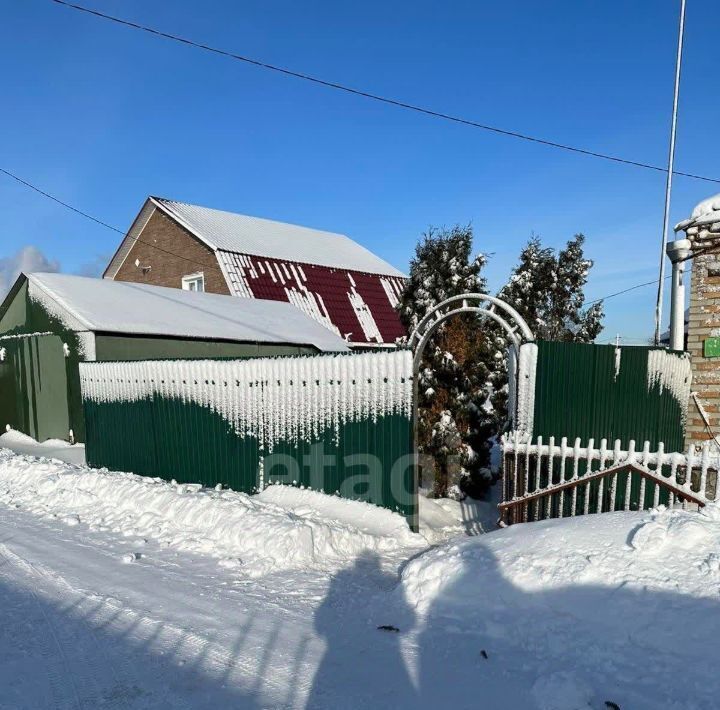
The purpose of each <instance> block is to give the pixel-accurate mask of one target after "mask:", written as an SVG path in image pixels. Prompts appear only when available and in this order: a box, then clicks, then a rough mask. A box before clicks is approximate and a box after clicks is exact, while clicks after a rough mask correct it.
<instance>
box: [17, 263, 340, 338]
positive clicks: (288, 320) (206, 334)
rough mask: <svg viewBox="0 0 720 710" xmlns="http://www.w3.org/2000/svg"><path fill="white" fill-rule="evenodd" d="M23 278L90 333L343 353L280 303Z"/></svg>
mask: <svg viewBox="0 0 720 710" xmlns="http://www.w3.org/2000/svg"><path fill="white" fill-rule="evenodd" d="M27 279H28V281H29V293H30V297H31V298H34V299H37V300H40V301H41V302H43V303H45V304H47V303H48V300H49V301H51V302H54V305H55V306H59V307H60V308H61V309H62V310H63V311H65V312H67V314H68V315H69V316H70V317H71V319H72V320H73V321H75V322H76V323H79V324H80V326H81V327H82V328H85V329H87V330H90V331H96V332H106V333H130V334H133V335H163V336H171V337H182V338H199V339H213V340H230V341H236V342H253V343H256V342H257V343H283V344H288V343H290V344H293V345H313V346H315V347H316V348H318V349H319V350H321V351H327V352H345V351H347V350H348V347H347V345H346V344H345V341H344V340H342V338H339V337H338V336H337V335H335V334H334V333H332V332H331V331H329V330H328V329H327V328H325V327H324V326H322V325H320V323H317V322H316V321H315V320H313V319H312V318H310V317H309V316H307V315H305V314H304V313H303V312H302V311H300V310H299V309H298V308H296V307H295V306H293V305H292V304H290V303H286V302H283V301H266V300H259V299H254V298H235V297H232V296H221V295H217V294H210V293H196V292H192V291H182V290H180V289H176V288H163V287H161V286H149V285H146V284H137V283H127V282H124V281H111V280H108V279H93V278H87V277H84V276H69V275H67V274H45V273H33V274H27ZM48 305H49V306H51V307H52V305H53V304H48ZM52 312H57V308H52Z"/></svg>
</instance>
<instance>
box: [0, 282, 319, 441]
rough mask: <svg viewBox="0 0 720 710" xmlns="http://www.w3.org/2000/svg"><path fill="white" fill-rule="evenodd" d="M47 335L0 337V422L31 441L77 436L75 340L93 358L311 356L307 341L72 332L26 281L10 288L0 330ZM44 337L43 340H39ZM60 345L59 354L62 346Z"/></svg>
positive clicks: (80, 431)
mask: <svg viewBox="0 0 720 710" xmlns="http://www.w3.org/2000/svg"><path fill="white" fill-rule="evenodd" d="M45 332H49V333H52V334H53V336H54V337H52V336H43V337H40V336H38V337H34V338H29V339H28V338H22V339H8V340H5V341H0V346H2V347H5V349H6V351H7V353H8V357H7V359H6V361H5V362H4V363H0V426H2V427H4V426H5V425H6V424H9V425H10V426H11V427H12V428H13V429H17V430H18V431H21V432H23V433H25V434H28V435H30V436H32V437H33V438H35V439H37V440H38V441H44V440H45V439H49V438H60V439H68V438H69V434H70V430H72V431H73V435H74V438H75V441H80V442H84V441H85V440H86V434H85V415H84V412H83V405H82V394H81V391H80V369H79V363H80V362H83V361H85V360H86V359H87V357H86V356H85V354H83V349H82V344H83V343H86V344H87V343H89V344H91V345H92V344H93V341H94V348H95V360H98V361H103V360H106V361H107V360H172V359H185V360H193V359H214V358H245V357H248V358H249V357H277V356H281V355H312V354H316V353H317V352H318V350H317V349H316V348H315V347H312V346H302V345H284V344H266V343H234V342H227V341H222V342H217V341H210V340H197V339H190V338H168V337H146V336H134V335H125V334H110V333H101V332H99V333H97V334H96V333H91V332H89V331H85V332H82V333H78V332H77V331H74V330H72V329H71V328H69V327H68V326H66V325H65V324H64V323H63V322H62V321H61V320H60V319H59V318H58V317H57V316H55V315H53V314H52V313H50V312H49V311H48V310H47V309H46V308H45V307H44V306H43V305H42V304H41V303H40V302H38V301H35V300H32V299H31V298H30V296H29V293H28V284H27V281H25V282H22V283H20V284H19V286H17V288H16V290H15V292H14V293H12V292H11V295H10V301H9V303H8V306H7V308H6V309H5V312H4V313H3V314H2V316H0V336H7V335H11V336H12V335H29V334H32V333H45ZM45 341H47V342H45ZM63 344H67V346H68V348H69V354H68V356H67V357H65V355H64V353H63V348H62V345H63Z"/></svg>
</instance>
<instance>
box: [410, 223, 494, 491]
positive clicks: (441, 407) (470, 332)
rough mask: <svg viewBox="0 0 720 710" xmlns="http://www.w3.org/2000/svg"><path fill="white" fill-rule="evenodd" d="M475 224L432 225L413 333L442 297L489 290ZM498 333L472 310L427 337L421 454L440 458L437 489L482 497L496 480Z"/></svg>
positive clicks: (422, 251) (414, 296)
mask: <svg viewBox="0 0 720 710" xmlns="http://www.w3.org/2000/svg"><path fill="white" fill-rule="evenodd" d="M472 237H473V235H472V229H471V227H470V226H464V227H461V226H457V227H455V228H453V229H449V230H430V231H429V232H428V233H427V234H425V235H424V236H423V238H422V239H421V241H420V242H419V243H418V245H417V248H416V250H415V256H414V258H413V259H412V261H411V264H410V278H409V280H408V283H407V287H406V289H405V291H404V293H403V296H402V299H401V302H400V305H399V311H400V318H401V320H402V322H403V325H404V326H405V327H406V328H407V330H408V332H411V331H412V330H413V329H414V328H415V327H416V326H417V324H418V322H419V321H420V320H421V319H422V318H423V317H424V316H425V315H426V314H427V313H428V312H429V311H430V310H431V309H432V308H433V306H435V305H437V304H438V303H440V302H441V301H443V300H445V299H446V298H450V297H451V296H456V295H460V294H462V293H485V292H486V289H487V284H486V282H485V279H484V277H483V275H482V271H483V267H484V266H485V263H486V259H485V256H484V255H482V254H480V255H477V256H473V255H472ZM495 350H496V346H495V343H494V338H493V337H492V336H490V335H489V333H488V331H487V329H486V328H485V327H484V326H483V323H482V322H481V321H480V320H479V319H478V318H477V316H473V315H465V314H463V315H457V316H454V317H453V318H451V319H449V320H447V321H445V323H443V324H442V325H441V326H440V327H439V328H438V330H436V331H435V334H434V336H433V337H432V338H431V340H430V342H429V343H428V345H427V347H426V349H425V352H424V356H423V360H422V364H421V369H420V381H419V403H418V404H419V431H418V440H419V447H420V453H424V454H427V455H428V456H430V457H432V459H433V461H434V464H435V465H434V472H435V475H434V482H433V493H434V495H435V496H436V497H444V496H448V495H456V494H458V493H459V492H460V491H461V490H465V491H469V492H471V493H472V494H473V495H476V496H477V495H479V494H480V493H481V492H482V490H483V489H484V488H486V487H487V486H488V485H489V484H490V483H491V475H490V471H489V470H488V468H487V467H488V464H489V460H490V444H489V442H488V440H489V438H490V437H491V436H492V435H493V433H494V432H495V426H496V420H495V416H494V415H493V413H492V410H491V407H490V395H491V389H490V387H491V385H490V381H489V380H490V375H491V371H492V369H493V367H494V366H493V364H492V360H493V359H494V357H495Z"/></svg>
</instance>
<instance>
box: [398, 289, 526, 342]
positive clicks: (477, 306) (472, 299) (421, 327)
mask: <svg viewBox="0 0 720 710" xmlns="http://www.w3.org/2000/svg"><path fill="white" fill-rule="evenodd" d="M458 301H460V302H462V308H463V309H465V310H463V311H461V312H473V313H495V312H496V309H498V308H499V309H500V310H501V311H504V312H505V314H506V315H507V316H509V318H510V319H511V320H512V321H514V323H515V326H516V328H517V329H519V330H520V332H521V334H522V337H523V339H524V340H527V341H532V340H535V336H534V335H533V334H532V331H531V330H530V328H529V326H528V324H527V323H526V322H525V319H524V318H523V317H522V316H521V315H520V314H519V313H518V312H517V311H516V310H515V309H514V308H513V307H512V306H511V305H509V304H508V303H505V301H503V300H501V299H500V298H496V297H495V296H488V295H487V294H485V293H461V294H460V295H458V296H452V297H450V298H446V299H445V300H444V301H441V302H440V303H438V304H437V305H435V306H433V308H432V309H431V310H430V311H429V312H428V313H427V314H426V315H425V317H424V318H422V320H421V321H420V322H419V323H418V324H417V327H416V328H415V330H414V331H413V332H412V334H411V335H410V339H409V340H408V345H409V346H410V347H411V348H413V349H415V348H416V344H417V343H419V342H420V341H421V340H422V338H423V335H424V334H425V330H426V326H427V325H428V323H436V322H437V323H440V322H441V321H443V320H445V317H444V316H443V315H442V311H443V309H445V308H446V307H447V306H449V305H451V304H454V303H456V302H458ZM486 303H489V304H490V306H484V304H486ZM471 304H472V305H471ZM448 315H450V313H448ZM501 317H502V316H501ZM494 320H497V318H495V319H494ZM502 320H505V319H504V318H503V319H502ZM498 322H501V321H499V320H498ZM505 322H506V324H507V321H505ZM516 328H513V327H511V326H509V325H508V327H506V328H505V330H506V331H508V332H510V331H512V332H514V331H515V329H516ZM432 330H435V327H433V328H432Z"/></svg>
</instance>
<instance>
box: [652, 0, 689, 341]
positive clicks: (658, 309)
mask: <svg viewBox="0 0 720 710" xmlns="http://www.w3.org/2000/svg"><path fill="white" fill-rule="evenodd" d="M685 1H686V0H680V27H679V29H678V46H677V60H676V62H675V94H674V96H673V112H672V125H671V128H670V151H669V155H668V171H667V182H666V184H665V213H664V216H663V231H662V242H661V243H660V279H659V280H658V292H657V301H656V303H655V338H654V340H655V345H659V344H660V328H661V325H662V306H663V287H664V284H665V248H666V244H667V240H668V228H669V223H670V197H671V195H672V181H673V169H674V167H675V134H676V133H677V114H678V98H679V96H680V70H681V68H682V53H683V37H684V35H685Z"/></svg>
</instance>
